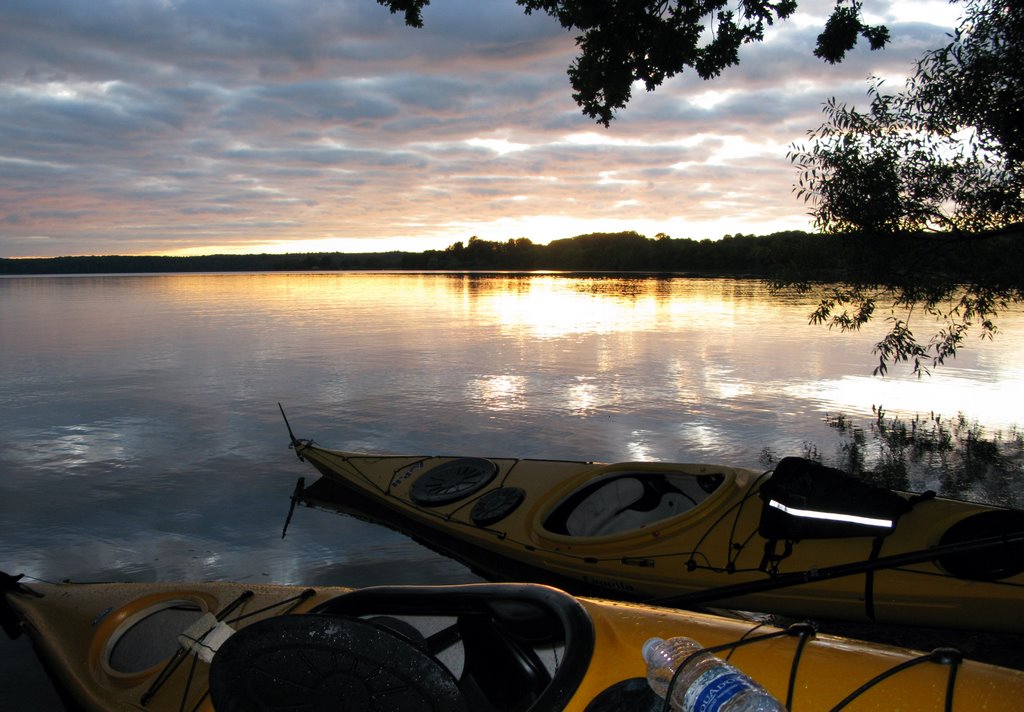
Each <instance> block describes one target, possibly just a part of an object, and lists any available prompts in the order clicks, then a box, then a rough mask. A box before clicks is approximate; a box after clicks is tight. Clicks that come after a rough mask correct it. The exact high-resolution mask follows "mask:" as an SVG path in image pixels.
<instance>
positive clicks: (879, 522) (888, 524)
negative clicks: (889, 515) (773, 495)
mask: <svg viewBox="0 0 1024 712" xmlns="http://www.w3.org/2000/svg"><path fill="white" fill-rule="evenodd" d="M768 506H769V507H775V508H776V509H781V510H782V511H783V512H785V513H786V514H792V515H793V516H794V517H807V518H808V519H828V520H831V521H834V522H850V523H851V524H864V525H866V526H869V527H885V528H886V529H892V527H893V522H892V520H891V519H872V518H871V517H859V516H857V515H856V514H840V513H839V512H816V511H814V510H813V509H796V508H795V507H787V506H786V505H784V504H783V503H782V502H776V501H775V500H774V499H771V500H768Z"/></svg>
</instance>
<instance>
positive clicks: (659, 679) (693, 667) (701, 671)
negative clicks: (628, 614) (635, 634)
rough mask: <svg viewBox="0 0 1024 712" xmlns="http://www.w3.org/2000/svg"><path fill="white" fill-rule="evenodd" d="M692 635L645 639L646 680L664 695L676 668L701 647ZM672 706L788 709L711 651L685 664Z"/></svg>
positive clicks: (715, 710)
mask: <svg viewBox="0 0 1024 712" xmlns="http://www.w3.org/2000/svg"><path fill="white" fill-rule="evenodd" d="M702 649H703V648H702V646H701V645H700V643H698V642H697V641H695V640H693V639H691V638H683V637H679V638H669V639H668V640H663V639H661V638H651V639H650V640H648V641H647V642H646V643H644V648H643V655H644V660H645V661H646V662H647V683H648V684H649V685H650V686H651V689H652V690H654V691H655V692H656V693H657V694H658V695H659V696H660V697H661V698H662V699H664V698H665V696H666V695H667V694H668V686H669V683H670V682H671V681H672V676H673V675H674V674H675V671H676V668H678V667H679V666H680V665H682V663H683V661H684V660H686V659H687V658H688V657H690V655H692V654H693V653H696V652H697V651H699V650H702ZM669 702H670V704H669V708H670V709H672V710H682V712H785V710H786V708H785V707H783V706H782V704H781V703H779V701H778V700H776V699H775V698H774V697H772V696H771V695H770V694H769V693H768V692H767V691H766V690H765V689H764V688H763V687H761V686H760V685H758V684H757V683H756V682H754V681H753V680H751V679H750V678H749V677H747V676H746V675H745V674H743V673H742V672H741V671H740V670H739V669H737V668H736V667H735V666H734V665H731V664H730V663H727V662H726V661H724V660H722V659H721V658H717V657H715V656H714V655H712V654H710V653H704V654H703V655H699V656H697V657H695V658H694V659H693V660H691V661H690V662H688V663H687V664H686V667H685V668H683V670H682V672H680V673H679V677H678V679H677V680H676V684H675V686H674V687H673V688H672V699H671V700H670V701H669Z"/></svg>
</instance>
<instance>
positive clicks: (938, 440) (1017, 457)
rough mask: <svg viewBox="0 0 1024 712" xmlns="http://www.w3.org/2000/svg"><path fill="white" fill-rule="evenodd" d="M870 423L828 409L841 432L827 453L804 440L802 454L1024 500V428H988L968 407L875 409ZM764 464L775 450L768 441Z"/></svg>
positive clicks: (907, 484) (897, 477) (908, 484)
mask: <svg viewBox="0 0 1024 712" xmlns="http://www.w3.org/2000/svg"><path fill="white" fill-rule="evenodd" d="M872 410H873V411H874V413H875V417H874V419H873V420H870V421H868V422H866V423H861V422H857V421H855V420H854V419H853V418H851V417H849V416H847V415H844V414H842V413H839V414H826V416H825V423H826V424H827V425H828V426H829V427H830V428H831V429H832V430H833V432H834V433H835V434H836V436H837V438H838V444H837V446H836V449H835V455H834V456H832V457H828V456H826V455H823V454H822V449H821V448H819V446H818V444H816V443H805V444H804V456H805V457H808V458H810V459H812V460H817V461H820V462H824V463H826V464H829V465H833V466H835V467H839V468H841V469H843V470H846V471H848V472H852V473H855V474H858V475H860V476H862V477H863V478H864V479H865V480H868V481H870V482H874V483H877V484H880V485H884V486H886V487H891V488H893V489H901V490H910V491H923V490H926V489H932V490H935V491H936V492H937V493H938V494H940V495H942V496H945V497H953V498H957V499H966V500H970V501H976V502H984V503H988V504H994V505H1001V506H1009V507H1020V506H1022V505H1024V432H1022V431H1021V430H1020V429H1019V428H1018V427H1016V426H1014V427H1013V428H1011V429H1010V430H1009V431H1008V432H1002V431H996V432H989V431H987V430H986V429H985V428H983V427H981V425H979V424H978V423H977V421H972V420H968V419H967V418H966V417H965V416H964V415H963V414H959V415H958V416H957V417H956V418H953V419H944V418H943V417H942V416H939V415H934V414H932V415H930V416H928V417H922V416H920V415H915V416H914V417H913V418H912V419H910V420H905V419H903V418H900V417H899V416H888V415H887V414H886V412H885V409H884V408H881V407H877V408H873V409H872ZM761 459H762V461H763V463H764V464H766V465H771V464H773V463H774V462H775V460H776V459H777V457H776V456H775V454H774V453H773V452H771V451H770V450H768V449H767V448H766V449H765V450H764V451H763V452H762V456H761Z"/></svg>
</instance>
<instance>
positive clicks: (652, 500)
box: [565, 477, 707, 536]
mask: <svg viewBox="0 0 1024 712" xmlns="http://www.w3.org/2000/svg"><path fill="white" fill-rule="evenodd" d="M692 479H693V478H686V480H692ZM695 489H697V488H695ZM697 492H699V493H700V495H699V499H703V498H704V497H706V496H707V494H706V493H704V492H703V491H702V490H699V489H697ZM697 502H698V496H697V495H695V494H693V493H686V492H683V491H682V490H680V489H679V488H678V487H676V486H674V485H672V484H670V483H668V482H667V481H665V478H664V477H653V478H652V477H645V478H644V479H642V480H641V479H640V478H638V477H617V478H615V479H612V480H608V481H606V482H604V483H603V484H601V485H600V486H599V487H598V488H597V489H594V490H593V491H591V492H590V493H589V494H587V495H586V497H584V498H583V499H582V500H581V501H580V502H579V503H578V504H576V505H575V506H574V507H573V509H572V511H571V512H570V513H569V515H568V516H567V517H566V519H565V532H566V533H567V534H569V535H571V536H607V535H609V534H618V533H620V532H627V531H630V530H631V529H640V528H641V527H644V526H646V525H648V524H651V523H653V522H657V521H660V520H662V519H667V518H668V517H672V516H675V515H676V514H679V513H681V512H686V511H688V510H690V509H693V507H695V506H696V505H697Z"/></svg>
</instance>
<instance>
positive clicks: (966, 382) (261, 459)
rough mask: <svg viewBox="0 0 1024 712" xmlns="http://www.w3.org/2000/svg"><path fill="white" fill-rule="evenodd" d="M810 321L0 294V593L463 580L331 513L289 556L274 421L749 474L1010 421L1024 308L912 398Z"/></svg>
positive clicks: (442, 300) (292, 472)
mask: <svg viewBox="0 0 1024 712" xmlns="http://www.w3.org/2000/svg"><path fill="white" fill-rule="evenodd" d="M812 306H813V298H811V297H807V296H798V295H789V296H779V295H769V294H768V292H767V291H766V289H765V288H764V287H763V286H762V285H761V284H760V283H759V282H756V281H748V280H727V279H708V280H696V279H681V278H680V279H658V278H620V277H582V276H573V275H558V274H551V275H548V274H541V275H510V274H497V275H493V274H492V275H483V274H381V273H374V274H360V273H314V274H310V273H303V274H230V275H152V276H150V275H143V276H134V275H133V276H78V277H41V278H0V403H2V404H3V405H2V408H0V542H3V544H2V548H0V569H2V570H4V571H7V572H11V573H21V572H25V573H27V574H30V575H32V576H35V577H39V578H42V579H49V580H59V579H63V578H71V579H78V580H101V579H102V580H128V579H132V580H178V579H207V580H216V579H220V580H244V581H266V582H281V583H295V584H299V583H301V584H309V585H326V584H336V585H351V586H365V585H371V584H379V583H441V582H450V583H456V582H465V581H473V580H476V578H475V577H474V576H473V575H472V574H471V573H469V572H468V571H467V570H465V569H464V568H463V567H461V566H460V565H458V564H456V563H454V562H452V561H450V560H448V559H446V558H443V557H441V556H438V555H436V554H433V553H431V552H429V551H427V550H426V549H424V548H422V547H420V546H419V545H417V544H414V543H413V542H411V541H409V540H408V539H406V538H405V537H403V536H401V535H399V534H397V533H394V532H390V531H387V530H384V529H381V528H378V527H375V526H372V525H370V524H366V523H363V522H359V521H356V520H354V519H351V518H347V517H340V516H336V515H330V514H327V513H325V512H319V511H312V510H304V509H302V510H299V511H298V512H296V515H295V518H294V520H293V522H292V524H291V527H290V529H289V533H288V536H287V538H285V539H284V540H282V539H281V526H282V524H283V522H284V517H285V514H286V512H287V506H288V497H289V495H290V493H291V491H292V488H293V486H294V483H295V480H296V479H297V478H298V477H299V476H306V477H307V478H309V479H310V480H311V479H312V476H313V474H314V472H313V470H312V469H311V468H310V467H309V466H308V465H306V464H303V463H300V462H299V461H298V460H297V459H296V458H295V457H294V455H293V454H292V453H291V452H290V451H289V449H288V447H287V445H288V437H287V432H286V430H285V427H284V424H283V422H282V420H281V417H280V414H279V412H278V409H277V404H278V402H281V403H282V404H283V405H284V407H285V409H286V410H287V412H288V415H289V418H290V420H291V423H292V427H293V428H294V429H295V431H296V435H297V436H298V437H304V438H308V437H312V438H315V439H316V440H317V442H319V443H321V444H323V445H326V446H336V447H344V448H349V449H366V450H373V451H388V452H413V453H455V454H466V455H492V456H509V455H511V456H524V457H543V458H570V459H589V460H602V461H611V460H635V459H655V460H671V461H691V462H693V461H704V462H723V463H727V464H730V465H736V466H744V467H754V468H757V467H759V466H760V465H759V464H758V463H759V458H760V457H761V455H762V453H763V452H764V451H765V449H768V450H769V451H770V452H771V453H773V454H775V455H777V456H784V455H790V454H795V455H799V454H801V453H802V452H804V450H805V448H807V447H808V445H809V444H810V445H813V446H814V447H815V448H816V449H817V451H818V452H819V453H820V454H821V455H823V456H824V457H825V459H826V460H828V459H829V458H831V457H833V456H836V454H837V453H838V452H839V449H840V447H841V445H842V442H841V440H840V438H839V437H838V436H837V433H836V430H835V429H834V428H830V427H829V426H828V425H827V424H826V423H825V422H824V417H825V415H826V414H827V413H830V414H835V413H839V412H842V413H844V414H846V415H848V416H853V417H855V418H860V419H863V420H864V421H865V422H867V421H870V419H871V408H872V406H873V405H883V406H885V408H886V409H887V411H888V412H889V413H890V414H894V415H896V414H898V415H900V416H903V417H911V416H913V415H914V414H915V413H923V414H929V413H931V412H936V413H939V414H941V415H943V416H946V417H953V416H956V414H957V413H958V412H963V413H964V414H965V415H966V416H968V417H969V418H972V419H976V420H977V421H978V422H979V423H980V424H981V425H983V426H985V427H987V428H990V429H991V430H992V431H993V432H994V431H996V430H1000V431H1004V432H1007V431H1009V430H1010V429H1011V428H1012V426H1014V425H1015V424H1017V423H1019V422H1021V421H1024V417H1022V415H1021V412H1020V407H1019V403H1020V396H1021V395H1024V367H1022V362H1021V356H1020V355H1021V353H1024V312H1022V311H1021V310H1020V309H1017V310H1013V311H1010V312H1008V313H1007V314H1004V315H1002V316H1001V318H1000V321H999V324H1000V327H1001V330H1002V332H1001V333H1000V335H999V336H997V338H996V339H995V340H994V341H992V342H980V341H975V340H972V341H970V342H969V343H968V344H967V346H966V347H965V348H964V349H963V350H962V352H961V354H960V355H959V356H958V358H957V360H956V361H954V362H953V363H952V364H950V365H947V366H944V367H941V368H940V369H939V370H938V371H936V373H935V375H933V376H931V377H930V378H928V377H926V378H924V379H917V378H915V377H913V376H911V375H909V374H906V373H902V372H894V374H893V375H890V376H889V377H886V378H885V379H880V378H875V377H872V376H871V369H872V367H873V366H874V363H875V359H874V357H873V356H872V355H871V353H870V351H871V345H872V344H873V343H874V341H875V340H877V338H878V335H879V333H880V330H881V329H882V328H884V323H879V324H876V325H873V326H872V327H871V328H869V329H867V330H865V331H864V332H863V333H858V334H839V333H830V332H828V331H827V330H826V329H824V328H822V327H814V326H810V325H808V323H807V315H808V313H809V312H810V310H811V308H812ZM925 328H926V326H925V325H922V326H920V327H919V329H921V331H922V333H924V329H925ZM918 484H925V485H928V484H931V483H918ZM969 494H970V495H971V496H972V498H978V499H984V498H986V494H985V492H984V491H972V492H970V493H969ZM1018 504H1020V503H1019V502H1018ZM23 643H24V641H23V640H22V641H19V642H18V644H14V643H6V644H0V655H2V656H3V657H0V665H2V668H3V671H4V672H3V677H2V678H0V685H2V686H3V687H5V688H7V689H11V684H7V683H10V682H12V681H13V680H18V681H20V687H21V688H22V689H23V691H24V690H27V688H28V687H31V685H29V686H26V685H25V682H24V681H25V680H26V679H31V678H29V677H26V676H30V675H32V674H33V672H32V671H33V670H34V669H35V668H34V667H33V666H34V664H33V663H32V662H31V660H30V654H29V652H28V649H27V644H23ZM23 694H25V695H29V694H33V693H30V692H28V691H25V692H23ZM39 694H44V693H42V692H40V693H39ZM26 704H28V703H27V702H26ZM39 704H43V703H39Z"/></svg>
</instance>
